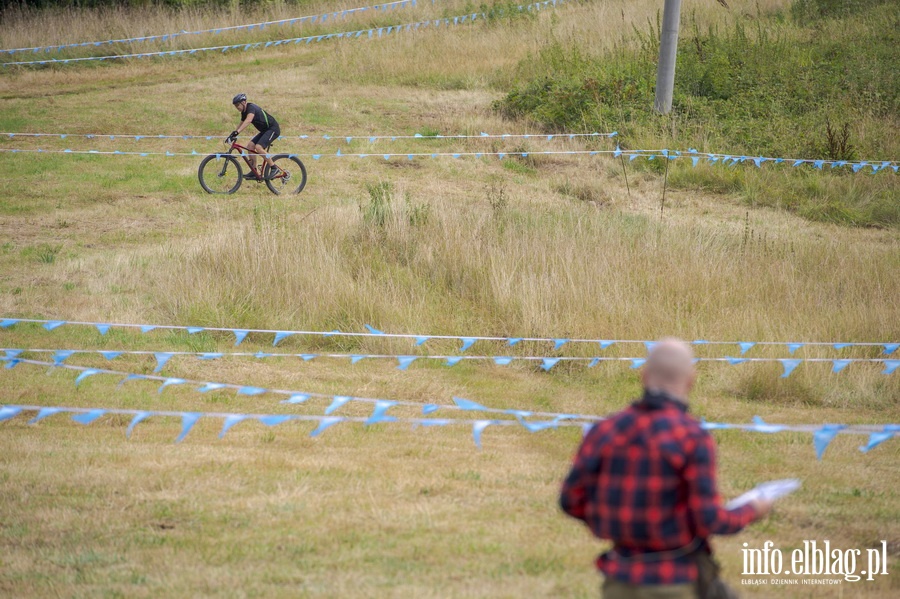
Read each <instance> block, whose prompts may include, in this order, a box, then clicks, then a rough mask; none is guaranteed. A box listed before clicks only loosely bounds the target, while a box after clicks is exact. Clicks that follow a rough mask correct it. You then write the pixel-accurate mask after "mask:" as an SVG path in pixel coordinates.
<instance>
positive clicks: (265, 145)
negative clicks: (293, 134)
mask: <svg viewBox="0 0 900 599" xmlns="http://www.w3.org/2000/svg"><path fill="white" fill-rule="evenodd" d="M279 135H281V129H279V128H278V127H271V128H269V129H266V130H265V131H262V132H261V133H257V134H256V135H255V136H254V137H253V139H251V140H250V141H252V142H253V143H254V144H256V145H257V146H259V147H261V148H262V149H263V150H268V149H269V146H271V145H272V142H273V141H275V140H276V139H278V136H279Z"/></svg>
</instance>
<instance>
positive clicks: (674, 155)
mask: <svg viewBox="0 0 900 599" xmlns="http://www.w3.org/2000/svg"><path fill="white" fill-rule="evenodd" d="M0 153H9V154H18V153H36V154H73V155H77V154H84V155H97V156H101V155H117V156H140V157H149V156H168V157H179V156H204V155H208V154H214V155H215V156H216V157H217V158H222V157H223V156H228V155H229V154H227V153H221V152H198V151H197V150H191V151H190V152H171V151H168V150H166V151H164V152H151V151H144V152H141V151H123V150H75V149H71V148H66V149H63V150H46V149H43V148H37V149H22V148H0ZM267 155H274V153H273V154H267ZM288 155H289V156H292V157H295V158H311V159H313V160H320V159H323V158H383V159H384V160H391V159H396V158H399V159H404V158H405V159H407V160H414V159H416V158H446V157H450V158H455V159H460V158H466V157H474V158H476V159H481V158H487V157H496V158H498V159H500V160H503V159H504V158H514V157H521V158H527V157H528V156H559V155H569V156H600V155H610V156H613V157H620V156H622V157H625V156H627V157H628V159H629V161H634V160H635V159H637V158H643V159H646V160H648V161H652V160H657V159H666V158H668V160H678V159H686V158H690V159H691V162H692V165H693V166H694V167H696V166H697V165H698V164H699V162H700V160H705V161H706V163H708V164H716V163H719V164H722V165H724V166H735V165H737V164H754V165H756V166H757V167H758V168H762V165H763V164H764V163H766V162H771V163H772V164H787V165H789V166H792V167H794V168H796V167H799V166H803V165H806V166H811V167H813V168H816V169H819V170H822V169H824V168H825V167H826V166H827V167H829V168H830V169H837V168H849V169H850V170H852V171H853V172H854V173H859V172H868V173H869V174H873V175H874V174H875V173H878V172H881V171H893V172H895V173H897V172H900V162H898V161H891V160H883V161H872V160H859V161H846V160H814V159H806V158H797V159H792V158H765V157H756V158H754V157H752V156H735V155H731V154H709V153H706V154H702V155H694V154H691V153H682V152H680V151H678V152H670V151H669V150H622V149H621V148H617V149H615V150H531V151H527V152H521V151H520V152H516V151H507V152H396V153H350V152H343V151H342V150H341V149H340V148H338V150H337V152H336V153H334V154H315V153H312V154H300V153H290V154H288Z"/></svg>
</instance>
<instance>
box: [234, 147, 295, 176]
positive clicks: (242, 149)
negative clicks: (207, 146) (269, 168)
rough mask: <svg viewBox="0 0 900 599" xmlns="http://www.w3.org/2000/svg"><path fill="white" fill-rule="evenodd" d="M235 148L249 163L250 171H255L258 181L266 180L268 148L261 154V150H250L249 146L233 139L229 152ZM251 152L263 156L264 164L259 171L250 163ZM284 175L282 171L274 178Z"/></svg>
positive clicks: (254, 174)
mask: <svg viewBox="0 0 900 599" xmlns="http://www.w3.org/2000/svg"><path fill="white" fill-rule="evenodd" d="M235 150H237V151H238V155H239V156H240V157H241V158H243V159H244V162H246V163H247V168H249V169H250V172H251V173H253V176H254V177H256V180H257V182H262V181H265V179H264V178H263V173H264V172H265V165H266V161H265V155H266V154H267V153H268V150H267V151H266V152H264V153H262V154H260V153H259V152H254V151H252V150H250V149H249V148H247V147H245V146H242V145H241V144H239V143H238V142H236V141H233V142H231V147H230V148H228V153H229V154H231V153H232V152H234V151H235ZM250 154H253V155H255V156H259V157H261V158H263V166H262V168H261V169H260V170H258V171H257V170H256V169H255V168H253V165H252V164H251V163H250V159H249V158H248V157H247V156H248V155H250ZM284 176H285V174H284V173H282V174H280V175H278V176H276V177H274V178H275V179H280V178H282V177H284Z"/></svg>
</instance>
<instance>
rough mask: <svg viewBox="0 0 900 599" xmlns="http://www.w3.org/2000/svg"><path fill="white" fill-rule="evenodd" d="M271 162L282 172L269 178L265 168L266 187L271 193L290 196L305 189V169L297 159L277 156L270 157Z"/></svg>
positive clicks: (286, 155) (283, 155) (287, 155)
mask: <svg viewBox="0 0 900 599" xmlns="http://www.w3.org/2000/svg"><path fill="white" fill-rule="evenodd" d="M272 162H274V163H275V166H277V167H278V168H279V169H281V171H282V172H281V173H279V174H277V175H275V176H274V177H272V178H269V167H268V166H266V174H265V177H266V185H267V186H268V187H269V190H270V191H271V192H272V193H274V194H276V195H281V194H288V195H290V194H298V193H300V192H301V191H303V188H304V187H306V167H305V166H303V163H302V162H300V159H299V158H297V157H296V156H293V155H291V154H278V155H276V156H272Z"/></svg>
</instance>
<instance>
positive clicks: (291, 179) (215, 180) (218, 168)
mask: <svg viewBox="0 0 900 599" xmlns="http://www.w3.org/2000/svg"><path fill="white" fill-rule="evenodd" d="M225 143H226V144H230V145H229V148H228V152H226V153H224V154H222V153H218V154H210V155H209V156H207V157H206V158H204V159H203V161H202V162H201V163H200V168H199V169H198V171H197V176H198V177H199V178H200V186H201V187H203V189H204V190H205V191H206V192H207V193H234V192H236V191H237V190H238V188H240V186H241V183H243V182H244V171H243V170H242V169H241V163H240V162H239V161H238V159H237V158H236V157H235V156H234V155H233V154H232V153H233V152H237V153H238V156H240V157H241V158H243V159H244V162H245V163H246V164H247V168H248V169H249V171H250V172H251V173H253V175H254V178H252V179H249V180H251V181H256V182H257V183H263V182H265V184H266V187H268V188H269V191H271V192H272V193H274V194H275V195H280V194H298V193H300V192H301V191H303V188H304V187H306V167H305V166H303V163H302V162H301V161H300V159H299V158H297V157H296V156H294V155H292V154H276V155H274V156H272V162H274V163H275V166H277V167H278V168H279V169H281V172H280V173H278V174H276V175H275V176H274V177H273V176H270V174H271V173H270V170H271V169H270V168H269V165H268V164H266V162H265V161H263V162H262V166H261V167H260V168H258V169H257V168H254V167H253V166H252V165H251V163H250V160H249V158H248V157H247V155H248V153H249V152H250V150H248V149H247V148H246V147H244V146H242V145H240V144H239V143H237V142H236V141H235V140H234V139H233V138H231V137H229V138H227V139H226V140H225ZM269 149H270V150H271V148H269ZM260 158H262V156H261V155H260Z"/></svg>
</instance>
